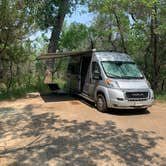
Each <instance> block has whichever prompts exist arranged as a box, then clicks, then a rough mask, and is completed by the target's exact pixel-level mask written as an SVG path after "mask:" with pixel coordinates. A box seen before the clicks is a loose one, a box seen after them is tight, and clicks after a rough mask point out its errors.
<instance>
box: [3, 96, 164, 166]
mask: <svg viewBox="0 0 166 166" xmlns="http://www.w3.org/2000/svg"><path fill="white" fill-rule="evenodd" d="M3 165H5V166H6V165H14V166H19V165H23V166H46V165H50V166H54V165H55V166H66V165H67V166H96V165H97V166H166V102H165V103H159V102H155V104H154V105H153V106H152V107H151V108H149V109H148V110H147V111H140V110H110V112H109V113H105V114H104V113H100V112H98V111H97V110H96V109H95V108H94V106H93V104H91V103H87V102H85V100H83V99H80V98H72V97H68V96H64V95H53V94H52V95H48V94H47V95H41V96H38V97H35V98H28V99H19V100H16V101H13V102H11V101H10V102H7V101H6V102H0V166H3Z"/></svg>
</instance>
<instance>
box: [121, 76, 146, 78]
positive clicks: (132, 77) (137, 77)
mask: <svg viewBox="0 0 166 166" xmlns="http://www.w3.org/2000/svg"><path fill="white" fill-rule="evenodd" d="M121 78H123V79H143V78H144V77H132V76H123V77H121Z"/></svg>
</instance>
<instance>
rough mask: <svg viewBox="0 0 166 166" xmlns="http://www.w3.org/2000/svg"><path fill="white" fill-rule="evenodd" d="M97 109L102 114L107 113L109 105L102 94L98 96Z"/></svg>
mask: <svg viewBox="0 0 166 166" xmlns="http://www.w3.org/2000/svg"><path fill="white" fill-rule="evenodd" d="M96 107H97V109H98V110H99V111H100V112H107V104H106V100H105V97H104V96H103V95H102V94H98V95H97V101H96Z"/></svg>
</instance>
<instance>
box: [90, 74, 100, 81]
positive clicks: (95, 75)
mask: <svg viewBox="0 0 166 166" xmlns="http://www.w3.org/2000/svg"><path fill="white" fill-rule="evenodd" d="M92 78H93V79H94V80H102V77H101V75H100V73H93V76H92Z"/></svg>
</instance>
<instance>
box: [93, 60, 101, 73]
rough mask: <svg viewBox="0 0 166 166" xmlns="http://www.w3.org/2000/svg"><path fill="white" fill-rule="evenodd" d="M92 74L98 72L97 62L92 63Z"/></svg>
mask: <svg viewBox="0 0 166 166" xmlns="http://www.w3.org/2000/svg"><path fill="white" fill-rule="evenodd" d="M92 74H100V67H99V65H98V63H97V62H93V63H92Z"/></svg>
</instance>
